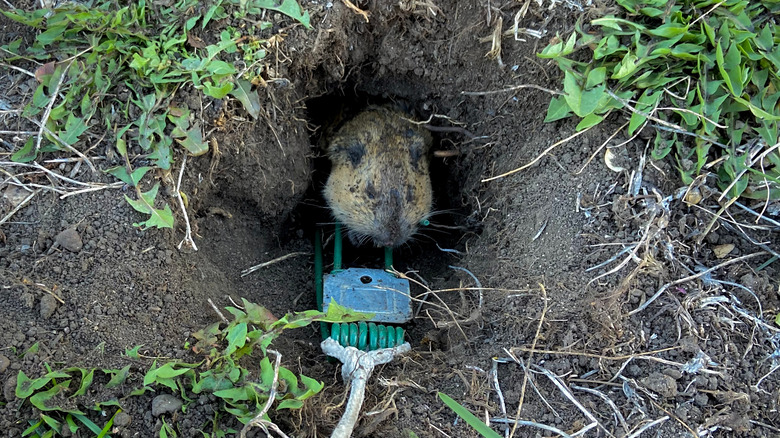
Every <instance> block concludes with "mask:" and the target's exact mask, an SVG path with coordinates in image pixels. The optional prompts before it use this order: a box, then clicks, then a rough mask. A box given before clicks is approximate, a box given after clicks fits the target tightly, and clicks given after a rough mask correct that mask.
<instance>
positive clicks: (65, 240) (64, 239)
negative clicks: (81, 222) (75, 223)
mask: <svg viewBox="0 0 780 438" xmlns="http://www.w3.org/2000/svg"><path fill="white" fill-rule="evenodd" d="M54 241H55V242H57V243H58V244H59V245H60V246H61V247H63V248H65V249H67V250H68V251H71V252H79V251H81V248H83V247H84V243H83V242H82V241H81V236H80V235H79V233H78V231H76V229H75V228H67V229H65V230H63V231H61V232H60V234H57V237H55V238H54Z"/></svg>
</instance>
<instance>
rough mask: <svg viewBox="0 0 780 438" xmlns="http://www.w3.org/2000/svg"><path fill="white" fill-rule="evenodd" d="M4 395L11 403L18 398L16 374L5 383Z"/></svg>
mask: <svg viewBox="0 0 780 438" xmlns="http://www.w3.org/2000/svg"><path fill="white" fill-rule="evenodd" d="M3 397H4V398H5V401H7V402H9V403H10V402H12V401H14V399H16V374H14V375H13V376H11V377H9V378H8V379H7V380H6V381H5V384H3Z"/></svg>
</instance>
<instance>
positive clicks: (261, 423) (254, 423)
mask: <svg viewBox="0 0 780 438" xmlns="http://www.w3.org/2000/svg"><path fill="white" fill-rule="evenodd" d="M266 351H268V352H269V353H273V354H274V355H276V362H275V363H274V379H273V381H272V382H271V391H270V392H269V394H268V400H267V401H266V402H265V406H263V409H261V410H260V412H258V413H257V415H255V418H252V419H251V420H249V422H248V423H247V424H245V425H244V427H243V428H242V429H241V438H246V434H247V432H249V429H251V428H253V427H260V428H262V429H263V431H265V434H266V435H270V434H269V433H268V428H269V427H270V428H271V429H273V430H274V432H276V433H277V434H278V435H279V436H281V437H283V438H288V437H287V435H285V434H284V432H282V431H281V430H280V429H279V427H278V426H277V425H275V424H274V423H273V422H271V421H268V420H265V419H263V416H265V414H266V412H268V409H270V408H271V405H272V404H273V403H274V401H275V400H276V390H277V387H278V386H279V366H280V365H281V362H282V355H281V354H280V353H279V352H278V351H276V350H272V349H270V348H269V349H268V350H266Z"/></svg>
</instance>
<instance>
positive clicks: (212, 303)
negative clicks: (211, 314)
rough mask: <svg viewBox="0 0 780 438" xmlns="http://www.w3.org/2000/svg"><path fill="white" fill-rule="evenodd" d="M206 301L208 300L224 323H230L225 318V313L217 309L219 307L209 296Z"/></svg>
mask: <svg viewBox="0 0 780 438" xmlns="http://www.w3.org/2000/svg"><path fill="white" fill-rule="evenodd" d="M206 301H208V302H209V304H210V305H211V308H212V309H214V311H215V312H217V315H218V316H219V319H221V320H222V322H224V323H225V324H230V321H228V319H227V318H225V315H223V314H222V311H220V310H219V308H218V307H217V306H216V305H215V304H214V302H213V301H211V298H209V299H207V300H206Z"/></svg>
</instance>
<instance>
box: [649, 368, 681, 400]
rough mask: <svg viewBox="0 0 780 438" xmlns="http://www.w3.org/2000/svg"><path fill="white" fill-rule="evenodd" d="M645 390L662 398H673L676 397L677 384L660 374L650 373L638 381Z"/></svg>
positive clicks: (670, 378)
mask: <svg viewBox="0 0 780 438" xmlns="http://www.w3.org/2000/svg"><path fill="white" fill-rule="evenodd" d="M640 381H641V382H642V385H644V386H645V387H647V389H649V390H651V391H653V392H655V393H657V394H659V395H660V396H662V397H665V398H668V397H674V396H676V395H677V382H675V381H674V379H673V378H672V377H669V376H667V375H665V374H661V373H651V374H650V375H649V376H647V377H645V378H644V379H641V380H640Z"/></svg>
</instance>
